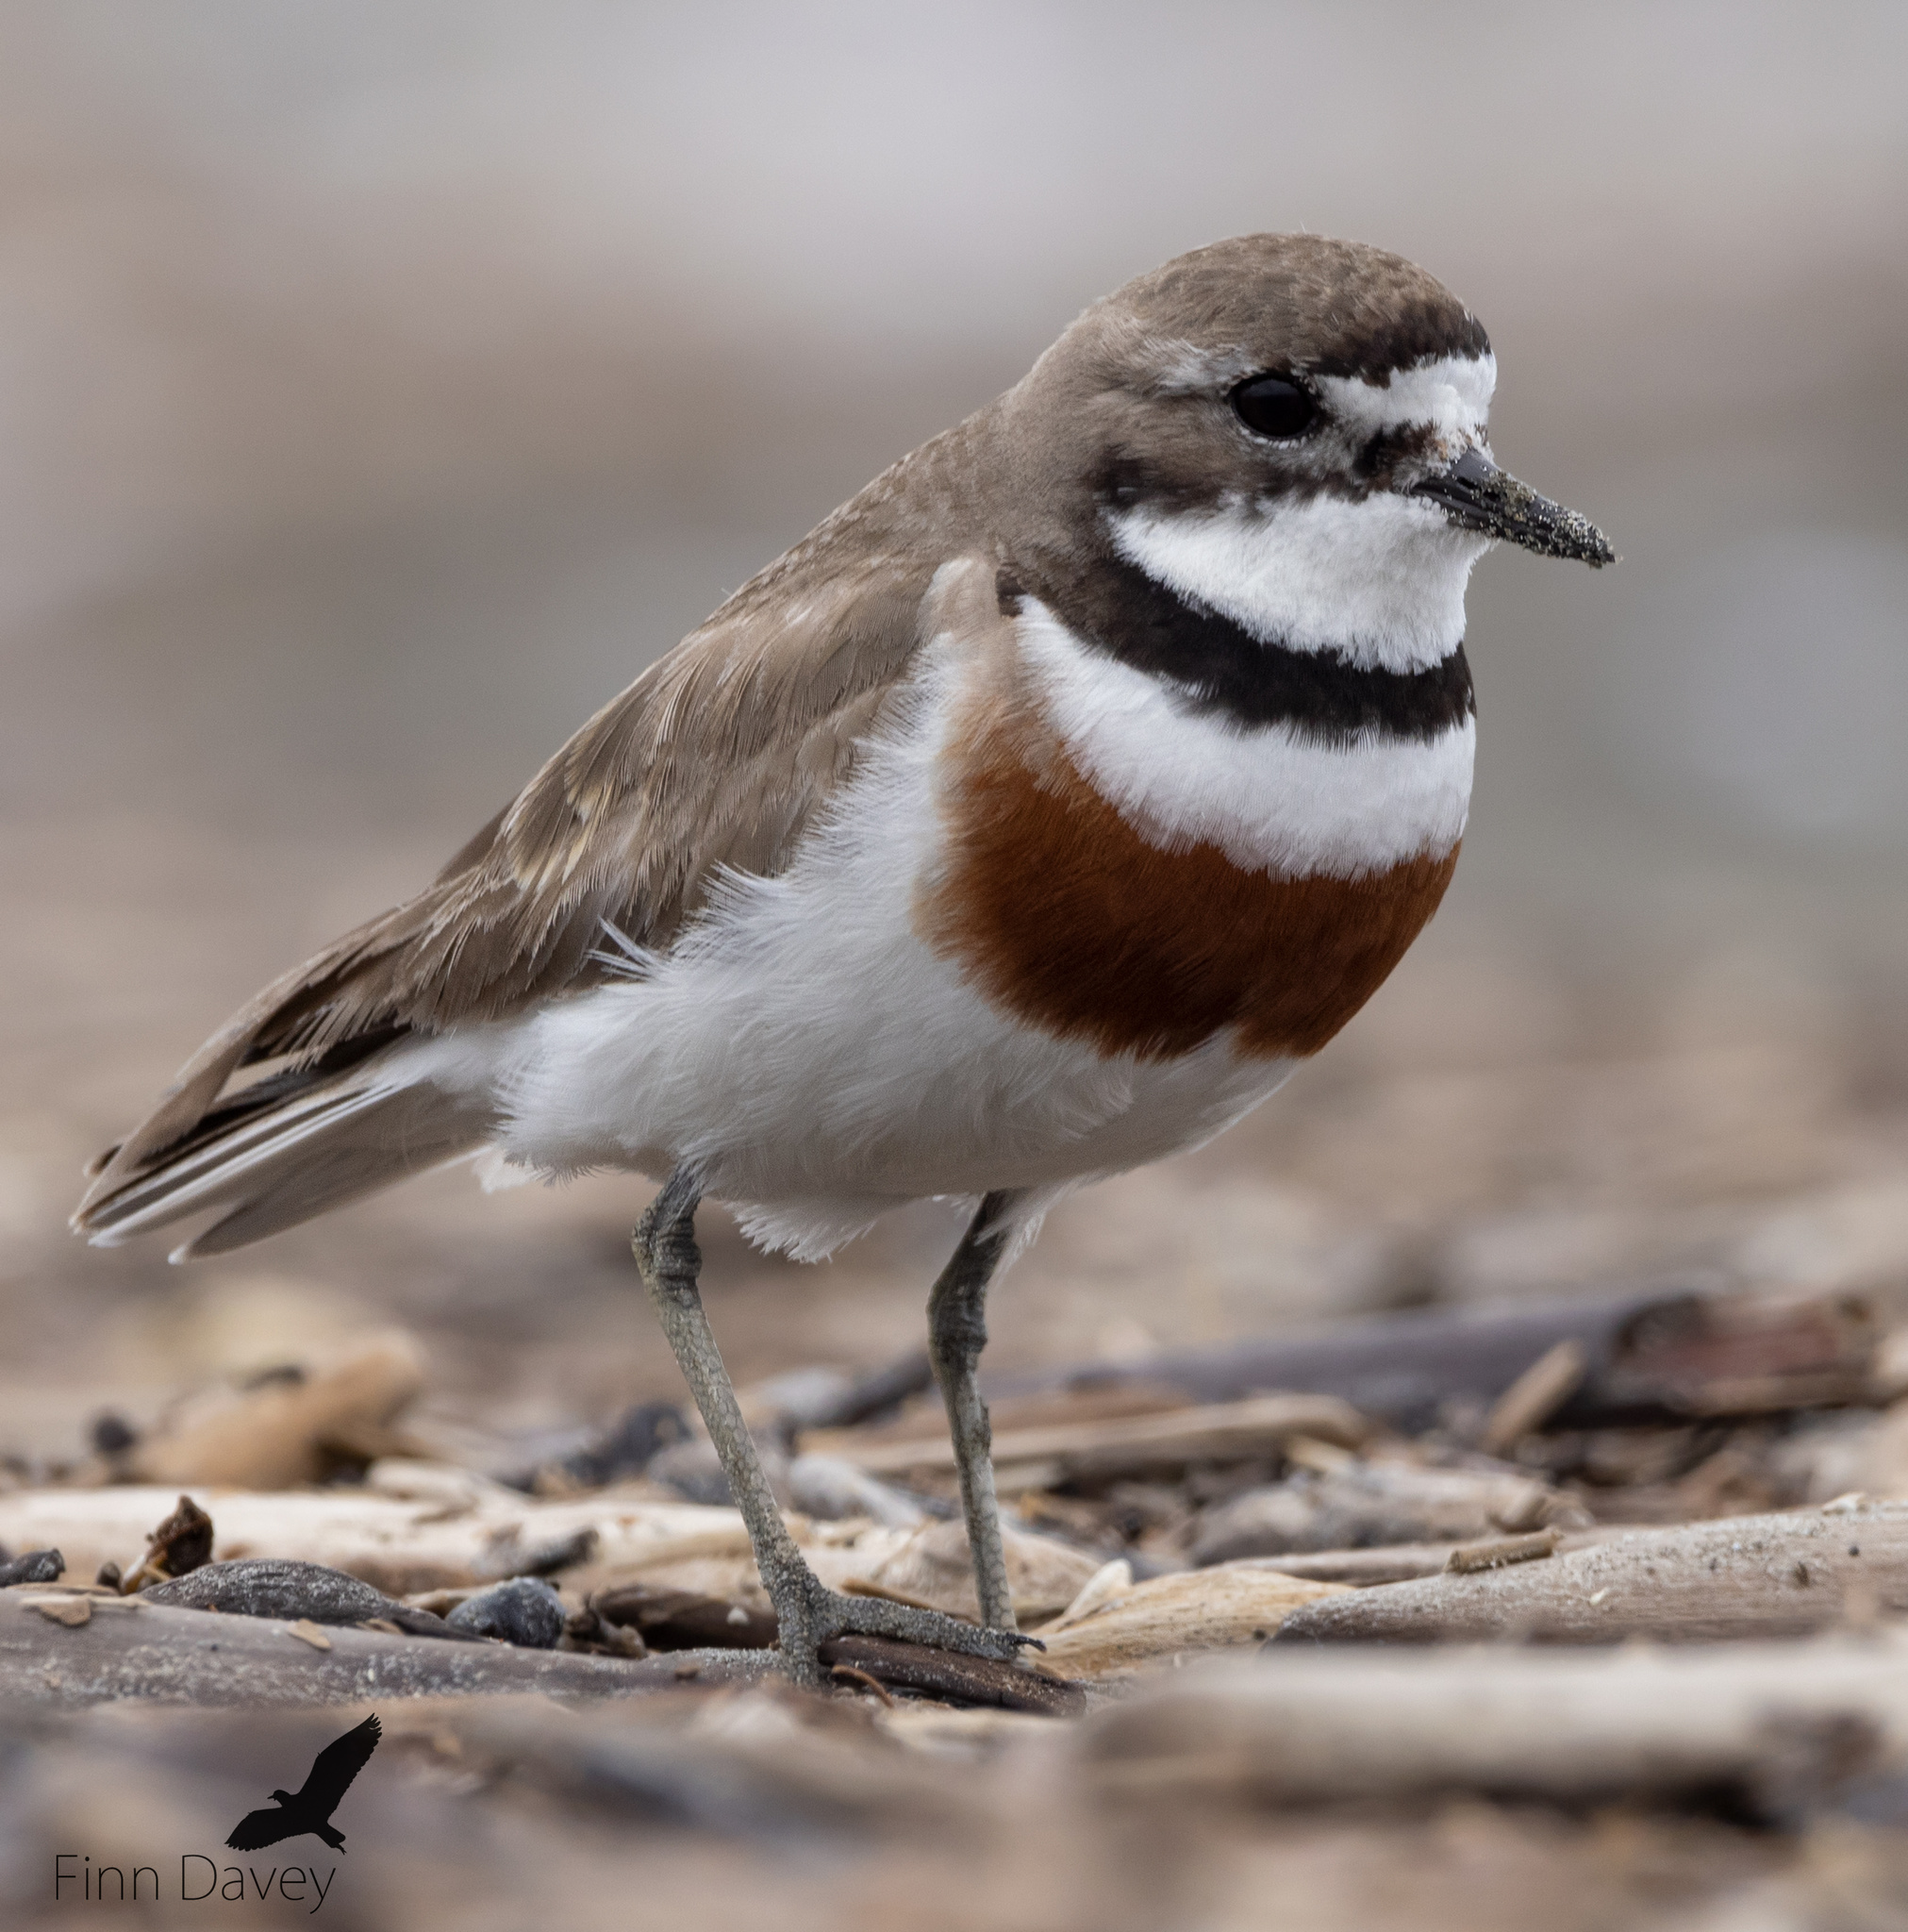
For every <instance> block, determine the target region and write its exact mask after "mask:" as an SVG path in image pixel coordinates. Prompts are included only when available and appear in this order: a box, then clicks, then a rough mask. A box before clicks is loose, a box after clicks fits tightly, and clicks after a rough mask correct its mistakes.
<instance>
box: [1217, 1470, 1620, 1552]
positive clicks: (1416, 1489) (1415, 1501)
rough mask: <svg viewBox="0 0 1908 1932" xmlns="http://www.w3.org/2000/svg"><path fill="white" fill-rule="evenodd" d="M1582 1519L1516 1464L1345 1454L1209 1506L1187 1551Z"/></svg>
mask: <svg viewBox="0 0 1908 1932" xmlns="http://www.w3.org/2000/svg"><path fill="white" fill-rule="evenodd" d="M1588 1523H1589V1518H1588V1517H1587V1516H1586V1515H1585V1514H1584V1511H1583V1510H1582V1509H1581V1508H1580V1507H1578V1506H1577V1505H1576V1504H1574V1503H1572V1502H1571V1501H1570V1500H1569V1498H1568V1497H1566V1496H1564V1495H1561V1494H1560V1493H1559V1492H1558V1491H1555V1490H1553V1489H1551V1488H1550V1487H1549V1486H1548V1485H1546V1484H1544V1483H1541V1482H1538V1481H1536V1480H1535V1478H1533V1477H1531V1476H1529V1475H1526V1474H1522V1473H1521V1472H1519V1471H1517V1470H1512V1469H1495V1470H1492V1469H1485V1470H1472V1469H1431V1468H1425V1467H1423V1466H1422V1465H1420V1464H1418V1463H1411V1462H1358V1461H1351V1460H1347V1461H1345V1462H1344V1463H1342V1464H1341V1465H1339V1466H1337V1467H1328V1468H1321V1469H1308V1470H1300V1471H1297V1472H1296V1473H1294V1474H1292V1475H1290V1476H1289V1477H1287V1478H1286V1480H1285V1481H1284V1482H1280V1483H1272V1484H1268V1485H1266V1486H1264V1487H1262V1488H1258V1489H1252V1490H1247V1491H1243V1492H1242V1493H1241V1494H1239V1495H1236V1496H1235V1497H1233V1498H1232V1499H1231V1500H1230V1501H1228V1502H1226V1503H1222V1504H1220V1505H1219V1507H1216V1508H1213V1509H1210V1510H1208V1511H1207V1512H1206V1513H1205V1515H1204V1516H1203V1518H1202V1519H1201V1521H1200V1524H1199V1529H1198V1533H1197V1535H1196V1536H1195V1537H1194V1540H1193V1544H1192V1552H1191V1555H1192V1560H1193V1561H1194V1562H1195V1563H1220V1562H1225V1561H1228V1560H1230V1559H1231V1558H1234V1557H1275V1556H1279V1555H1282V1554H1284V1553H1285V1552H1286V1551H1287V1550H1335V1549H1356V1548H1358V1547H1359V1546H1360V1545H1363V1544H1371V1545H1377V1544H1384V1543H1428V1542H1445V1543H1452V1542H1461V1541H1475V1540H1476V1539H1478V1538H1480V1537H1488V1536H1495V1535H1502V1534H1504V1533H1507V1532H1508V1533H1512V1534H1519V1533H1523V1532H1527V1531H1531V1530H1535V1529H1542V1528H1547V1527H1549V1526H1551V1524H1557V1525H1560V1526H1563V1527H1568V1528H1581V1527H1584V1526H1586V1525H1587V1524H1588Z"/></svg>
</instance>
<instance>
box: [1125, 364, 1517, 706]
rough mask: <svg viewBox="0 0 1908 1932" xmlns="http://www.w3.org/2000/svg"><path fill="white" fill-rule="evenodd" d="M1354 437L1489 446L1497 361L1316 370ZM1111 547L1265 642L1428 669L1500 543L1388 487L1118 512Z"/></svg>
mask: <svg viewBox="0 0 1908 1932" xmlns="http://www.w3.org/2000/svg"><path fill="white" fill-rule="evenodd" d="M1317 381H1318V389H1319V397H1320V399H1321V400H1322V401H1323V402H1324V404H1325V406H1326V408H1328V409H1329V410H1330V411H1331V412H1332V414H1333V416H1334V417H1335V418H1336V421H1337V422H1338V423H1339V424H1340V425H1343V426H1344V427H1345V428H1346V429H1347V430H1348V431H1349V432H1350V433H1351V435H1352V438H1353V439H1355V440H1357V441H1363V440H1364V439H1366V438H1367V437H1369V436H1373V435H1376V434H1378V433H1380V432H1382V431H1385V430H1388V429H1399V428H1404V427H1407V426H1429V427H1430V428H1432V429H1433V430H1435V432H1436V434H1437V436H1438V438H1439V439H1440V441H1443V442H1444V443H1445V444H1446V447H1447V451H1448V456H1449V458H1450V459H1452V460H1455V458H1457V457H1459V456H1461V455H1462V454H1463V453H1464V451H1465V450H1467V449H1469V448H1471V447H1473V446H1474V445H1476V444H1478V443H1481V442H1482V441H1484V437H1485V424H1486V422H1487V419H1488V416H1489V411H1490V399H1491V392H1492V391H1493V390H1494V389H1495V388H1496V385H1497V362H1496V360H1495V359H1494V358H1492V357H1489V356H1481V357H1477V358H1470V357H1461V356H1440V357H1437V358H1435V359H1433V360H1430V361H1426V362H1420V363H1419V364H1418V365H1417V366H1416V367H1414V368H1411V369H1400V370H1394V371H1393V372H1392V375H1391V379H1390V381H1389V382H1388V383H1386V384H1385V385H1384V386H1383V387H1382V388H1381V387H1380V386H1379V385H1378V384H1376V383H1370V382H1366V381H1364V380H1362V379H1361V378H1359V377H1356V376H1321V377H1319V378H1318V379H1317ZM1107 523H1108V526H1109V528H1110V530H1111V532H1112V536H1113V542H1114V547H1115V548H1116V549H1117V550H1118V551H1119V552H1120V556H1121V557H1123V558H1125V559H1126V560H1127V561H1128V562H1129V563H1132V564H1135V565H1137V567H1138V568H1139V569H1140V570H1142V571H1144V572H1145V573H1146V575H1148V576H1150V577H1152V578H1153V580H1154V582H1156V583H1161V584H1164V585H1166V586H1167V588H1168V589H1170V590H1171V591H1176V592H1177V593H1178V594H1179V595H1180V596H1182V597H1184V598H1186V599H1187V600H1188V601H1189V602H1191V603H1194V604H1198V605H1202V606H1203V607H1204V608H1206V609H1208V610H1213V611H1217V612H1218V613H1219V615H1220V616H1222V617H1228V618H1230V619H1231V620H1232V621H1233V623H1235V624H1236V625H1238V626H1239V627H1240V628H1241V629H1242V630H1244V631H1245V632H1247V634H1248V635H1250V636H1252V637H1255V638H1257V639H1258V640H1259V641H1261V642H1262V643H1278V644H1283V645H1285V646H1286V648H1287V649H1289V650H1294V651H1336V652H1337V653H1338V654H1339V655H1341V656H1342V657H1343V658H1346V660H1347V661H1348V662H1350V663H1353V664H1359V665H1364V666H1367V667H1371V668H1382V669H1385V670H1390V671H1418V670H1422V669H1424V668H1425V667H1426V666H1428V665H1432V664H1436V663H1440V662H1441V661H1442V660H1443V659H1444V658H1448V657H1449V656H1450V655H1451V653H1452V651H1453V650H1455V649H1456V648H1457V646H1458V645H1459V644H1460V643H1462V642H1463V641H1464V593H1465V588H1466V586H1467V585H1468V583H1469V581H1470V573H1471V566H1472V565H1473V564H1475V563H1476V561H1477V559H1478V558H1480V557H1482V556H1483V555H1484V553H1485V551H1486V550H1487V549H1488V548H1489V547H1490V540H1489V539H1488V538H1486V537H1483V536H1480V535H1478V534H1477V533H1476V532H1474V531H1468V530H1461V529H1459V528H1458V527H1457V526H1456V525H1453V524H1452V521H1451V519H1450V518H1449V517H1448V516H1447V515H1446V514H1445V512H1444V511H1443V510H1442V509H1440V508H1438V507H1437V506H1436V505H1435V504H1432V503H1428V502H1425V501H1423V500H1421V499H1415V498H1411V497H1405V496H1400V495H1398V494H1396V493H1395V492H1393V491H1380V492H1378V493H1377V494H1376V495H1373V496H1369V497H1367V498H1365V499H1364V500H1363V501H1362V502H1356V503H1353V502H1350V501H1347V500H1346V499H1345V498H1343V497H1336V496H1325V495H1320V496H1315V497H1313V498H1312V499H1311V500H1310V501H1286V502H1268V501H1264V500H1257V501H1255V500H1250V499H1246V498H1233V499H1229V500H1227V501H1225V502H1222V503H1220V504H1219V505H1218V506H1217V507H1216V508H1212V509H1205V510H1194V511H1178V512H1175V511H1170V510H1161V509H1155V508H1149V507H1147V506H1144V505H1141V506H1137V507H1136V508H1132V509H1127V510H1116V511H1112V512H1109V514H1108V517H1107Z"/></svg>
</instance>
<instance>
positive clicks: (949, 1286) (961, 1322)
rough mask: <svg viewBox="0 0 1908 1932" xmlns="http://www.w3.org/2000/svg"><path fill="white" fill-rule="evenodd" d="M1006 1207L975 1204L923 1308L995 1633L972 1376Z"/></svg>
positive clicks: (1002, 1577)
mask: <svg viewBox="0 0 1908 1932" xmlns="http://www.w3.org/2000/svg"><path fill="white" fill-rule="evenodd" d="M1013 1199H1014V1197H1013V1195H1012V1194H1011V1193H995V1194H989V1195H987V1198H986V1199H985V1200H983V1201H982V1203H981V1205H980V1211H979V1212H978V1213H977V1214H976V1215H975V1216H974V1218H973V1220H972V1222H971V1223H970V1224H969V1226H968V1231H967V1233H966V1234H964V1235H963V1236H962V1237H961V1242H960V1246H959V1247H957V1248H956V1249H955V1250H954V1255H953V1257H951V1258H950V1260H949V1261H948V1264H947V1266H946V1267H945V1268H943V1269H942V1270H941V1272H940V1279H939V1280H938V1281H937V1282H936V1283H935V1285H934V1291H933V1293H932V1294H930V1295H929V1296H928V1301H927V1336H928V1341H927V1352H928V1359H929V1360H930V1361H931V1362H932V1363H933V1364H934V1374H935V1380H936V1381H937V1382H938V1383H939V1384H940V1394H941V1400H942V1401H943V1402H944V1403H945V1404H946V1405H947V1422H948V1429H949V1432H950V1433H951V1434H952V1435H953V1437H954V1461H955V1463H956V1465H957V1466H958V1468H959V1470H960V1478H961V1509H962V1512H963V1514H964V1515H965V1516H966V1518H967V1525H968V1547H969V1549H970V1550H971V1552H972V1553H973V1561H974V1589H975V1591H976V1593H977V1594H978V1595H979V1597H980V1605H981V1622H982V1623H983V1624H987V1625H989V1626H990V1627H991V1628H993V1629H996V1630H1012V1629H1014V1628H1015V1627H1016V1625H1015V1623H1014V1604H1013V1598H1012V1597H1011V1595H1010V1594H1009V1593H1008V1590H1007V1553H1006V1549H1005V1546H1004V1544H1003V1542H1002V1541H1001V1506H1000V1503H999V1501H998V1500H997V1499H996V1497H995V1495H994V1463H993V1441H994V1439H993V1429H992V1427H991V1425H990V1424H989V1423H988V1421H987V1404H986V1403H985V1402H983V1401H982V1400H981V1391H980V1388H979V1386H978V1384H977V1383H976V1381H975V1379H974V1372H975V1370H976V1368H977V1367H978V1365H979V1362H980V1358H981V1350H982V1349H984V1348H985V1347H986V1346H987V1283H988V1282H989V1281H990V1280H991V1279H992V1278H993V1273H994V1270H995V1268H997V1267H998V1266H999V1265H1000V1259H1001V1254H1002V1251H1003V1250H1004V1248H1005V1247H1006V1244H1007V1236H1008V1233H1009V1231H1010V1230H1009V1228H1008V1225H1007V1221H1006V1216H1007V1212H1008V1210H1009V1209H1010V1208H1011V1207H1012V1204H1013Z"/></svg>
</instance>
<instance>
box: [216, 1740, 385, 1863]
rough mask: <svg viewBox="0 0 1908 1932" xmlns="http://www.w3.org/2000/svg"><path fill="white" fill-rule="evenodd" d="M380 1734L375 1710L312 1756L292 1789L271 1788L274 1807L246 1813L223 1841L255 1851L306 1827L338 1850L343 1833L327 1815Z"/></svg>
mask: <svg viewBox="0 0 1908 1932" xmlns="http://www.w3.org/2000/svg"><path fill="white" fill-rule="evenodd" d="M383 1736H384V1728H383V1726H382V1725H381V1724H379V1723H378V1721H377V1718H376V1715H375V1714H374V1713H373V1715H372V1716H370V1717H368V1718H366V1719H365V1721H364V1722H363V1723H362V1724H358V1725H357V1726H355V1727H354V1728H353V1729H351V1730H348V1731H346V1732H345V1734H344V1735H343V1737H341V1738H339V1739H337V1740H334V1741H333V1742H332V1743H329V1744H327V1745H326V1746H325V1747H324V1750H323V1751H321V1752H320V1753H319V1754H318V1756H317V1757H315V1758H313V1759H312V1762H311V1774H310V1775H309V1776H308V1777H307V1779H306V1780H305V1782H304V1784H303V1785H301V1786H300V1787H299V1789H298V1790H296V1791H274V1792H273V1793H272V1797H273V1800H274V1805H273V1807H263V1808H261V1809H259V1810H257V1811H248V1812H246V1814H245V1815H244V1817H242V1818H241V1819H240V1821H239V1822H238V1824H236V1825H234V1826H233V1828H232V1836H231V1837H230V1838H228V1839H227V1840H225V1842H226V1844H227V1845H229V1846H230V1847H231V1849H232V1850H233V1851H235V1852H256V1851H257V1850H258V1848H259V1847H260V1846H261V1845H275V1844H276V1843H277V1842H278V1840H280V1839H284V1838H296V1837H297V1836H298V1835H299V1834H300V1833H301V1832H306V1831H308V1832H311V1833H313V1834H314V1835H315V1836H317V1837H319V1838H322V1839H323V1840H324V1842H325V1843H326V1844H328V1845H329V1846H330V1847H331V1849H332V1850H333V1851H335V1852H341V1851H342V1850H343V1849H344V1834H343V1833H342V1832H341V1831H340V1830H339V1829H338V1828H337V1827H336V1826H335V1825H334V1824H332V1822H331V1814H332V1813H333V1812H334V1811H335V1810H337V1808H338V1804H339V1800H340V1799H341V1798H342V1797H343V1796H344V1794H345V1792H346V1791H348V1790H350V1789H351V1781H352V1779H353V1778H355V1777H356V1776H357V1774H358V1773H359V1772H360V1771H362V1770H363V1769H364V1767H365V1765H366V1764H367V1763H368V1762H369V1761H370V1758H371V1754H372V1753H373V1751H375V1750H376V1749H377V1742H378V1740H379V1739H380V1738H381V1737H383Z"/></svg>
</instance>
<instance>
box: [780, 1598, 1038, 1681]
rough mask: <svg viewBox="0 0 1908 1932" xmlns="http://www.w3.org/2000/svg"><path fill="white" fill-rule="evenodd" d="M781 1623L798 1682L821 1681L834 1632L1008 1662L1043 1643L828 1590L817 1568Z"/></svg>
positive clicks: (784, 1647) (784, 1650)
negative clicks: (823, 1651)
mask: <svg viewBox="0 0 1908 1932" xmlns="http://www.w3.org/2000/svg"><path fill="white" fill-rule="evenodd" d="M780 1623H781V1628H782V1636H781V1640H780V1641H781V1645H782V1653H783V1656H784V1657H785V1659H786V1661H787V1664H788V1674H789V1675H790V1676H791V1677H793V1678H794V1679H795V1681H796V1682H797V1683H798V1684H819V1683H820V1682H821V1656H820V1652H821V1645H822V1644H824V1643H826V1642H827V1641H829V1639H831V1638H834V1637H846V1636H850V1635H854V1636H857V1637H895V1638H899V1639H900V1640H901V1641H903V1642H904V1643H924V1644H928V1645H931V1646H932V1647H933V1648H935V1649H937V1650H954V1651H959V1652H960V1653H962V1654H963V1655H964V1656H967V1657H995V1658H998V1659H1000V1660H1002V1661H1004V1662H1011V1661H1012V1660H1013V1659H1014V1658H1015V1657H1019V1656H1020V1652H1021V1651H1022V1650H1024V1649H1027V1648H1029V1647H1032V1648H1033V1649H1035V1650H1038V1649H1040V1648H1042V1645H1041V1643H1040V1641H1039V1639H1038V1638H1036V1637H1028V1636H1026V1635H1025V1634H1024V1633H1022V1632H1021V1631H1019V1630H996V1629H990V1628H988V1627H987V1625H986V1624H970V1623H968V1622H967V1621H966V1619H965V1618H961V1617H950V1616H948V1615H946V1614H945V1613H944V1612H943V1611H940V1610H925V1609H920V1608H917V1607H915V1606H914V1605H913V1604H898V1603H895V1602H894V1601H893V1600H892V1599H891V1598H888V1597H880V1596H849V1595H847V1594H846V1593H845V1592H843V1591H838V1590H830V1589H828V1588H827V1587H826V1586H825V1585H824V1584H823V1583H822V1582H821V1579H820V1578H818V1577H817V1576H816V1575H815V1574H814V1573H813V1572H812V1571H811V1572H809V1573H808V1574H807V1575H806V1576H805V1578H804V1579H803V1585H802V1594H801V1601H800V1607H799V1612H798V1614H797V1615H795V1616H787V1615H783V1616H781V1617H780Z"/></svg>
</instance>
